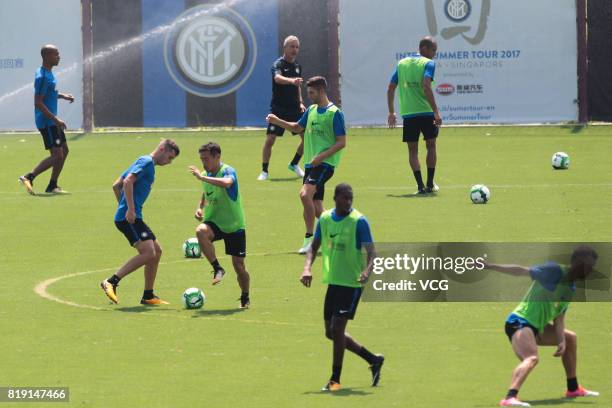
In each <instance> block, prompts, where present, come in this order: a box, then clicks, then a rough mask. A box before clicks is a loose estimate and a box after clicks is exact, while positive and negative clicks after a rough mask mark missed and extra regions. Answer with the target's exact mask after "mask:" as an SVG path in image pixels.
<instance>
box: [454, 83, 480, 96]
mask: <svg viewBox="0 0 612 408" xmlns="http://www.w3.org/2000/svg"><path fill="white" fill-rule="evenodd" d="M481 93H484V86H483V85H482V84H460V85H457V94H481Z"/></svg>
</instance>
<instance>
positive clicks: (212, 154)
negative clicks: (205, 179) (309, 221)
mask: <svg viewBox="0 0 612 408" xmlns="http://www.w3.org/2000/svg"><path fill="white" fill-rule="evenodd" d="M198 152H199V153H200V160H202V164H203V165H204V170H206V171H207V172H209V173H210V172H214V171H217V170H218V169H219V166H221V146H219V145H218V144H217V143H215V142H208V143H206V144H203V145H202V146H200V148H199V149H198Z"/></svg>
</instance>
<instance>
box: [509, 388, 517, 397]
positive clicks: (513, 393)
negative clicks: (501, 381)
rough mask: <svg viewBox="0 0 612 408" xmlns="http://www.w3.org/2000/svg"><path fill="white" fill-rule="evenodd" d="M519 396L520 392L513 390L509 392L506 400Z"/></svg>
mask: <svg viewBox="0 0 612 408" xmlns="http://www.w3.org/2000/svg"><path fill="white" fill-rule="evenodd" d="M517 395H518V390H515V389H514V388H511V389H509V390H508V394H506V399H510V398H516V396H517Z"/></svg>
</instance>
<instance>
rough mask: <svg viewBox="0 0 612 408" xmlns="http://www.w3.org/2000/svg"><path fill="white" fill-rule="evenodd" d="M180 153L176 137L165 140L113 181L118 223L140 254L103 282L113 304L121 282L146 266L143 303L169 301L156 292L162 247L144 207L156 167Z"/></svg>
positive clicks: (150, 303)
mask: <svg viewBox="0 0 612 408" xmlns="http://www.w3.org/2000/svg"><path fill="white" fill-rule="evenodd" d="M179 153H180V150H179V147H178V146H177V144H176V142H175V141H174V140H172V139H165V140H162V142H161V143H160V144H159V145H158V146H157V148H156V149H155V150H154V151H153V153H151V154H150V155H146V156H141V157H139V158H138V160H136V161H135V162H134V163H132V165H131V166H130V167H129V168H128V169H127V170H126V171H124V172H123V174H122V175H121V176H120V177H119V178H118V179H117V180H116V181H115V183H114V184H113V191H114V192H115V197H116V198H117V202H118V203H119V207H118V208H117V212H116V213H115V226H116V227H117V229H118V230H119V231H121V232H122V233H123V235H125V237H126V238H127V240H128V241H129V243H130V245H131V246H133V247H134V248H136V250H137V251H138V255H136V256H134V257H133V258H131V259H130V260H129V261H127V262H126V263H125V264H124V265H123V266H122V267H121V268H119V270H118V271H117V272H116V273H115V274H114V275H113V276H111V277H110V278H108V279H106V280H103V281H102V283H101V284H100V286H101V287H102V290H104V293H106V296H108V298H109V299H110V300H112V301H113V302H114V303H119V299H118V298H117V286H118V284H119V281H120V280H121V279H122V278H123V277H125V276H126V275H129V274H130V273H132V272H134V271H135V270H136V269H138V268H140V267H141V266H144V276H145V287H144V293H143V295H142V299H141V301H140V303H142V304H143V305H161V304H168V302H165V301H163V300H161V299H160V298H158V297H157V296H155V295H154V294H153V285H154V283H155V277H156V275H157V267H158V266H159V260H160V259H161V255H162V249H161V246H160V245H159V242H157V237H155V234H154V233H153V231H151V229H150V228H149V227H148V226H147V224H145V223H144V221H143V220H142V206H143V205H144V202H145V201H146V199H147V197H148V196H149V193H150V192H151V187H152V186H153V182H154V181H155V166H165V165H166V164H170V163H172V160H173V159H174V158H175V157H176V156H178V155H179Z"/></svg>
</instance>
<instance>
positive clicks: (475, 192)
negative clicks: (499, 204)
mask: <svg viewBox="0 0 612 408" xmlns="http://www.w3.org/2000/svg"><path fill="white" fill-rule="evenodd" d="M470 199H471V200H472V202H473V203H474V204H486V203H487V201H489V200H490V199H491V192H490V191H489V189H488V188H487V186H485V185H482V184H476V185H475V186H472V188H471V189H470Z"/></svg>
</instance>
